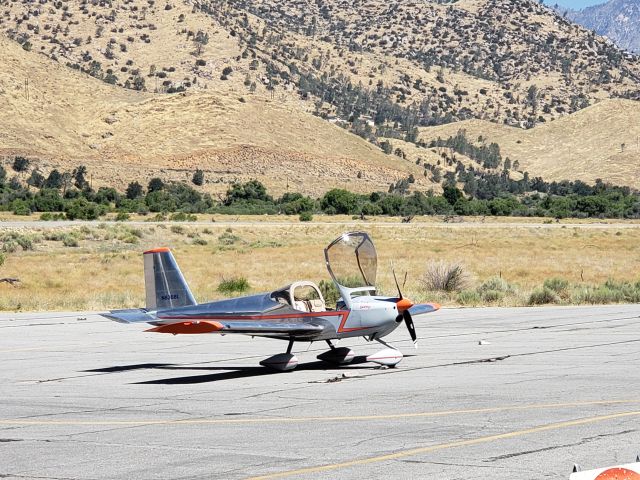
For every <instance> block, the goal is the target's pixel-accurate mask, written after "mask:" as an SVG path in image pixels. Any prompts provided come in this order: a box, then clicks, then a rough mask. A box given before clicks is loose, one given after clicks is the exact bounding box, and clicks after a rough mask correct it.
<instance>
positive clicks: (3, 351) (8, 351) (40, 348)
mask: <svg viewBox="0 0 640 480" xmlns="http://www.w3.org/2000/svg"><path fill="white" fill-rule="evenodd" d="M50 348H51V347H50V346H47V347H23V348H7V349H3V350H0V353H15V352H34V351H36V350H47V349H50Z"/></svg>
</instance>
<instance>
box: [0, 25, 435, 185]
mask: <svg viewBox="0 0 640 480" xmlns="http://www.w3.org/2000/svg"><path fill="white" fill-rule="evenodd" d="M0 65H3V68H2V69H0V111H2V113H3V114H2V116H1V117H0V155H5V156H8V155H11V154H22V155H27V156H29V157H30V158H32V159H33V161H34V162H35V163H36V164H37V165H39V167H40V168H41V169H43V170H44V172H45V173H46V172H47V171H48V170H50V169H51V168H54V167H60V168H63V169H71V168H73V167H75V166H77V165H79V164H84V165H86V166H87V167H88V171H89V174H90V175H91V176H92V178H93V182H94V186H99V185H103V184H108V185H113V186H116V187H119V188H123V187H125V186H126V184H127V183H128V182H129V181H131V180H141V181H145V180H147V179H148V178H150V177H152V176H159V177H162V178H164V179H173V180H188V179H190V178H191V175H192V173H193V171H194V170H195V169H196V168H200V169H203V170H204V171H205V177H206V180H207V184H206V185H205V189H207V190H209V191H224V190H225V189H226V188H227V186H228V184H229V183H230V182H232V181H237V180H241V181H244V180H248V179H251V178H259V179H260V180H262V181H264V183H265V184H266V185H267V186H268V187H270V188H271V189H272V193H274V194H278V193H282V192H283V191H285V190H286V189H287V188H288V189H289V190H290V191H300V192H305V193H310V194H316V195H317V194H319V193H321V192H323V191H326V190H327V189H329V188H332V187H335V186H341V187H347V186H348V187H349V189H351V190H356V191H362V192H370V191H374V190H387V188H388V186H389V184H390V183H391V182H395V181H397V180H400V179H403V178H407V177H408V176H409V174H411V173H414V174H415V176H416V178H417V183H416V186H419V187H420V188H428V187H430V186H432V185H431V183H429V182H428V180H427V179H425V178H424V176H422V175H421V174H422V171H421V170H420V169H419V168H418V167H417V166H416V165H415V164H414V163H411V162H409V161H406V160H402V159H399V158H398V157H394V156H389V155H385V154H383V153H382V152H381V150H380V149H379V148H377V147H375V146H374V145H372V144H370V143H368V142H366V141H365V140H363V139H361V138H360V137H357V136H355V135H353V134H350V133H348V132H347V131H345V130H344V129H342V128H339V127H337V126H334V125H332V124H330V123H329V122H326V121H324V120H322V119H320V118H317V117H314V116H312V115H310V114H307V113H304V112H303V111H302V110H301V109H300V108H299V107H298V105H297V104H296V103H295V102H293V101H290V102H285V101H283V100H281V99H271V98H269V97H263V96H260V95H257V94H256V95H252V94H248V93H247V92H244V91H243V92H238V91H236V90H235V89H234V87H233V86H232V85H229V86H225V87H222V86H219V87H217V88H215V89H214V88H210V89H208V90H207V91H206V92H204V91H201V92H193V93H180V94H172V95H168V94H152V93H145V92H136V91H132V90H126V89H122V88H120V87H117V86H112V85H108V84H105V83H104V82H101V81H99V80H97V79H94V78H91V77H89V76H88V75H86V74H83V73H80V72H75V71H73V70H70V69H68V68H67V67H65V66H63V65H60V64H58V63H56V62H53V61H52V60H50V59H48V58H46V57H45V56H43V55H39V54H37V53H35V52H26V51H24V50H23V49H22V48H21V47H20V46H19V45H18V44H16V43H14V42H11V41H9V40H7V39H3V38H2V37H0ZM5 67H6V68H5Z"/></svg>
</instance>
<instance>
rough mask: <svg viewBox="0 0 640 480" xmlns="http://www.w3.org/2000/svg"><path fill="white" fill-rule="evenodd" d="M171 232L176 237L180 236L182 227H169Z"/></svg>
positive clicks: (182, 231) (182, 230)
mask: <svg viewBox="0 0 640 480" xmlns="http://www.w3.org/2000/svg"><path fill="white" fill-rule="evenodd" d="M171 231H172V232H173V233H175V234H176V235H182V234H183V233H184V227H183V226H181V225H171Z"/></svg>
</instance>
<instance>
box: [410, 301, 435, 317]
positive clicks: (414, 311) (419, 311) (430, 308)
mask: <svg viewBox="0 0 640 480" xmlns="http://www.w3.org/2000/svg"><path fill="white" fill-rule="evenodd" d="M436 310H440V305H438V304H437V303H417V304H415V305H413V306H412V307H411V308H410V309H409V312H411V315H423V314H425V313H431V312H435V311H436Z"/></svg>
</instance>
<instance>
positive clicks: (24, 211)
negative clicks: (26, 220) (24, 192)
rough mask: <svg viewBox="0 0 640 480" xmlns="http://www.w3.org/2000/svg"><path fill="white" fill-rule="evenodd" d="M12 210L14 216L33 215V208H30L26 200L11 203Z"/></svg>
mask: <svg viewBox="0 0 640 480" xmlns="http://www.w3.org/2000/svg"><path fill="white" fill-rule="evenodd" d="M11 209H12V210H13V214H14V215H25V216H27V215H31V208H29V204H28V203H27V202H25V201H24V200H20V199H18V200H14V201H13V202H11Z"/></svg>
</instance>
